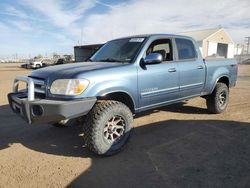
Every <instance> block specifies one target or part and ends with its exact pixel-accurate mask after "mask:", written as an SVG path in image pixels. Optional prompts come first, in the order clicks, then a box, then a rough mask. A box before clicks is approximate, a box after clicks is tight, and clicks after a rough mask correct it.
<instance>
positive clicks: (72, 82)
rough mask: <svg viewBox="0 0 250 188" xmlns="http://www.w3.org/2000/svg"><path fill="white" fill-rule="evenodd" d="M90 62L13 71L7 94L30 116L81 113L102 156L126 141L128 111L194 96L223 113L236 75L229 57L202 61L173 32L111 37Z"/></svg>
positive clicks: (58, 118) (88, 138) (63, 118)
mask: <svg viewBox="0 0 250 188" xmlns="http://www.w3.org/2000/svg"><path fill="white" fill-rule="evenodd" d="M89 61H90V62H85V63H76V64H65V65H58V66H53V67H47V68H44V69H41V70H36V71H33V72H32V73H31V75H29V76H28V77H17V78H16V80H15V82H14V91H13V93H10V94H9V95H8V97H9V103H10V106H11V108H12V109H13V111H14V112H16V113H18V114H20V115H21V116H23V117H24V119H26V121H27V122H29V123H35V122H52V123H53V124H54V125H56V126H64V125H67V119H72V118H77V117H84V119H85V120H84V123H83V124H84V125H83V128H84V139H85V143H86V145H87V146H88V148H89V149H90V150H91V151H93V152H95V153H97V154H100V155H112V154H115V153H117V152H119V151H120V150H121V149H122V148H123V147H124V145H125V144H126V142H127V141H128V138H129V135H130V132H131V130H132V128H133V114H136V113H139V112H142V111H145V110H149V109H154V108H158V107H161V106H165V105H168V104H173V103H177V102H180V101H182V100H186V99H190V98H193V97H198V96H202V97H203V98H205V99H206V101H207V107H208V110H209V111H210V112H212V113H222V112H223V111H225V109H226V107H227V105H228V102H229V88H230V87H233V86H235V84H236V79H237V62H236V61H235V60H233V59H231V60H230V59H219V60H217V59H210V60H204V59H202V57H201V54H200V51H199V49H198V47H197V46H196V45H195V42H194V41H193V39H192V38H190V37H185V36H178V35H165V34H155V35H141V36H133V37H126V38H121V39H116V40H112V41H110V42H107V43H106V44H105V45H103V46H102V47H101V48H100V49H99V50H98V51H97V52H96V53H95V54H94V55H93V56H92V57H91V58H90V59H89ZM19 81H24V82H27V83H28V84H27V85H28V88H27V90H26V91H24V92H23V91H18V82H19ZM55 123H56V124H55Z"/></svg>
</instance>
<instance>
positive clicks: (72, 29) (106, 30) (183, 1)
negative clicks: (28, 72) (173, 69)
mask: <svg viewBox="0 0 250 188" xmlns="http://www.w3.org/2000/svg"><path fill="white" fill-rule="evenodd" d="M219 25H220V26H222V27H224V28H225V29H226V31H227V32H228V33H229V34H230V35H231V37H232V38H233V40H234V41H235V43H242V42H243V41H244V37H246V36H250V1H249V0H209V1H204V0H141V1H140V0H123V1H122V0H107V1H104V0H98V1H96V0H11V1H10V0H1V1H0V32H1V34H0V42H1V44H2V45H1V46H0V57H1V58H2V57H7V56H8V57H11V56H13V54H15V53H18V55H19V57H28V56H29V55H30V56H33V55H37V54H38V53H41V54H43V55H45V54H47V55H50V54H52V53H53V52H57V53H71V54H73V46H74V45H77V44H78V43H83V44H91V43H101V42H105V41H106V40H110V39H113V38H116V37H121V36H128V35H133V34H145V33H179V32H184V31H192V30H200V29H208V28H216V27H218V26H219ZM81 33H82V36H83V37H82V40H81Z"/></svg>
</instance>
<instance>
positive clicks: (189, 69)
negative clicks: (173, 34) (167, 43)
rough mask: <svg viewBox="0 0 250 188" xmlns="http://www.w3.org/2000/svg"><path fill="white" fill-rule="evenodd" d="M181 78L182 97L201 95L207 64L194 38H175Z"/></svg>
mask: <svg viewBox="0 0 250 188" xmlns="http://www.w3.org/2000/svg"><path fill="white" fill-rule="evenodd" d="M175 46H176V51H177V61H176V63H178V68H179V78H180V97H181V98H185V97H191V96H196V95H200V94H201V92H202V89H203V87H204V84H205V64H204V62H203V60H202V58H201V57H200V58H199V57H198V52H197V49H196V48H195V46H194V43H193V41H192V40H189V39H185V38H175Z"/></svg>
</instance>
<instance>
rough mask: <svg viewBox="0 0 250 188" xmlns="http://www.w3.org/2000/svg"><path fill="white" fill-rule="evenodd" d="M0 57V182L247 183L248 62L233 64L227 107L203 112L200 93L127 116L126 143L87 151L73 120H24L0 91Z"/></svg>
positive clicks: (5, 81)
mask: <svg viewBox="0 0 250 188" xmlns="http://www.w3.org/2000/svg"><path fill="white" fill-rule="evenodd" d="M28 73H29V71H27V70H23V69H20V68H18V67H17V65H16V64H11V65H10V64H0V90H1V98H0V187H65V186H70V187H102V188H104V187H109V188H111V187H143V188H146V187H158V188H159V187H171V188H172V187H192V188H193V187H250V101H249V100H250V66H247V65H244V66H240V67H239V79H238V83H237V87H235V88H233V89H232V90H231V93H230V104H229V106H228V110H227V112H225V113H223V114H221V115H213V114H208V112H207V110H206V105H205V101H204V100H203V99H201V98H197V99H193V100H190V101H188V102H185V103H180V104H176V105H171V106H168V107H165V108H161V109H159V110H156V111H153V112H148V113H145V114H143V115H140V116H139V117H137V118H136V119H135V129H134V132H133V136H132V138H131V140H130V142H129V144H128V146H127V147H126V149H125V150H124V151H123V152H122V153H120V154H118V155H116V156H112V157H106V158H101V157H98V156H95V155H93V154H92V153H90V152H88V150H87V149H86V148H85V147H84V142H83V141H82V139H81V126H80V125H76V126H72V127H67V128H55V127H52V126H50V125H48V124H43V125H34V126H30V125H27V124H26V123H25V122H24V121H23V120H21V119H20V118H19V117H17V116H16V115H15V114H13V113H12V112H11V111H10V108H9V107H8V105H7V98H6V94H7V93H8V92H10V91H11V88H12V82H13V79H14V77H15V76H16V75H23V74H28Z"/></svg>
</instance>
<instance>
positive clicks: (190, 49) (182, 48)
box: [175, 38, 197, 60]
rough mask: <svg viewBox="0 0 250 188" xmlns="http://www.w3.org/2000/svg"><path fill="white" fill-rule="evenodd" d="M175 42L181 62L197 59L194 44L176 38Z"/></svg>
mask: <svg viewBox="0 0 250 188" xmlns="http://www.w3.org/2000/svg"><path fill="white" fill-rule="evenodd" d="M175 42H176V47H177V51H178V59H179V60H185V59H194V58H196V57H197V54H196V51H195V47H194V44H193V42H192V41H191V40H188V39H181V38H176V39H175Z"/></svg>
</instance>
